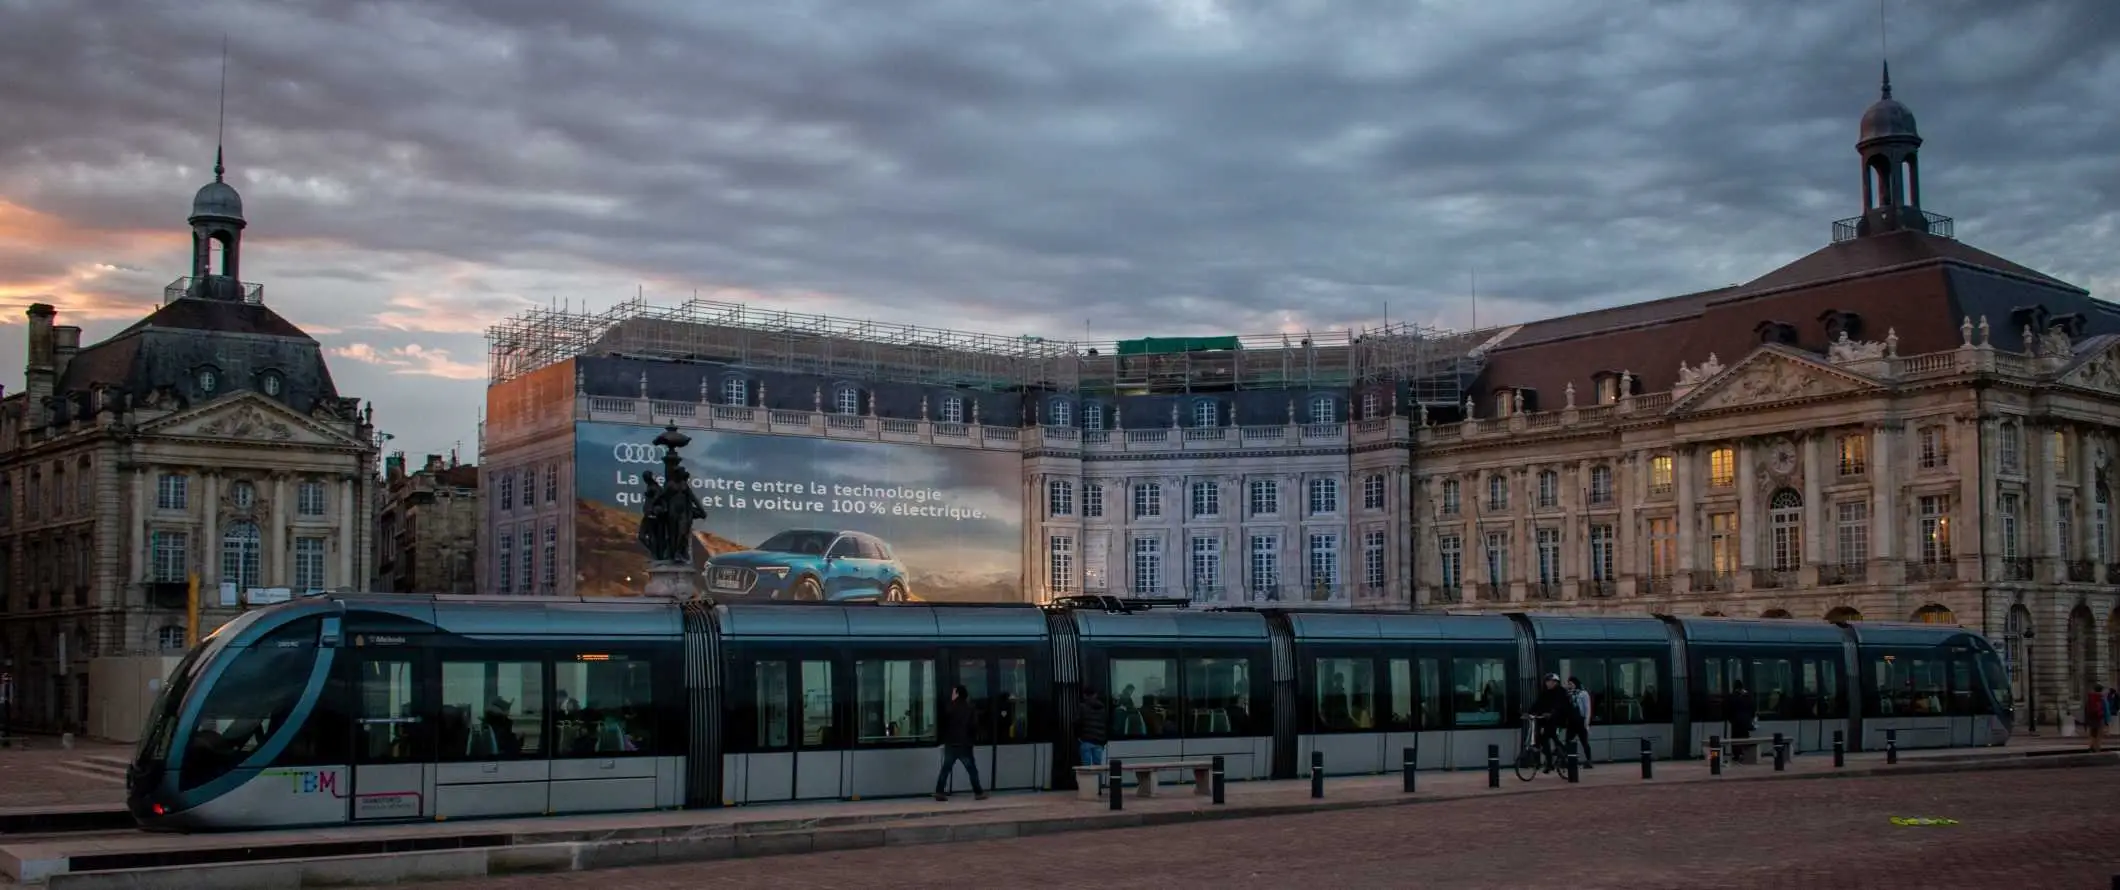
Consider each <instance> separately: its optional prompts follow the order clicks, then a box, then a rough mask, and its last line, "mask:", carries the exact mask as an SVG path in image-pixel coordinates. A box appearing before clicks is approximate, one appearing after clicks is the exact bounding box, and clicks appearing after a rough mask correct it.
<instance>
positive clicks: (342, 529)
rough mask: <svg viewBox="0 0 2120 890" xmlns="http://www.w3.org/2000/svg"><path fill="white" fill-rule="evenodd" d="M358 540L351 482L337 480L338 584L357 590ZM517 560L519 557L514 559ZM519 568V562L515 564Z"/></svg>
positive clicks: (350, 480)
mask: <svg viewBox="0 0 2120 890" xmlns="http://www.w3.org/2000/svg"><path fill="white" fill-rule="evenodd" d="M358 540H359V538H358V537H356V536H355V534H354V527H353V480H352V479H350V478H348V479H341V480H339V582H338V583H339V584H341V585H344V586H347V587H355V588H358V585H355V584H354V583H353V548H354V546H355V544H356V542H357V541H358ZM516 558H517V559H518V560H520V559H521V557H516ZM517 565H518V567H520V565H521V564H520V562H518V563H517Z"/></svg>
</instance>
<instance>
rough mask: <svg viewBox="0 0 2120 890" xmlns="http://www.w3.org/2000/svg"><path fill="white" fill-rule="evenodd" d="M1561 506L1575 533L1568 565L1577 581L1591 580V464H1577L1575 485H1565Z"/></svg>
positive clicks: (1582, 461)
mask: <svg viewBox="0 0 2120 890" xmlns="http://www.w3.org/2000/svg"><path fill="white" fill-rule="evenodd" d="M1562 488H1563V489H1564V490H1563V491H1562V492H1561V504H1562V506H1564V507H1566V508H1567V511H1568V527H1569V528H1570V529H1571V530H1573V531H1574V532H1575V534H1574V535H1573V537H1574V538H1575V542H1576V543H1575V546H1574V547H1571V548H1569V554H1570V555H1569V559H1568V564H1569V565H1571V566H1573V567H1574V569H1575V580H1577V581H1589V580H1591V578H1590V525H1591V519H1590V462H1589V461H1587V460H1581V461H1576V462H1575V483H1574V484H1573V485H1564V486H1562Z"/></svg>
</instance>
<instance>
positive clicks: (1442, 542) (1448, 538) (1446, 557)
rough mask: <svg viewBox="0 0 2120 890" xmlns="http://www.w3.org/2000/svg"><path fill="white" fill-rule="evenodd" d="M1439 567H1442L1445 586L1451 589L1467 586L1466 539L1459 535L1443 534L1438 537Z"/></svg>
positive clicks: (1437, 561)
mask: <svg viewBox="0 0 2120 890" xmlns="http://www.w3.org/2000/svg"><path fill="white" fill-rule="evenodd" d="M1436 551H1437V556H1439V557H1440V558H1439V559H1437V560H1436V563H1437V565H1438V567H1439V568H1441V569H1442V573H1441V574H1442V576H1443V587H1444V588H1446V589H1450V590H1456V589H1457V588H1460V587H1463V586H1465V571H1464V570H1465V539H1464V538H1461V537H1458V536H1457V535H1442V536H1440V537H1438V538H1436Z"/></svg>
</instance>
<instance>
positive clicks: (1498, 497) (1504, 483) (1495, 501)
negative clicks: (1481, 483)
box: [1487, 473, 1509, 510]
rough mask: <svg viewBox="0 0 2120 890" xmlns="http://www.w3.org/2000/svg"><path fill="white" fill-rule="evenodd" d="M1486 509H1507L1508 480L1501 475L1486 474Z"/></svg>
mask: <svg viewBox="0 0 2120 890" xmlns="http://www.w3.org/2000/svg"><path fill="white" fill-rule="evenodd" d="M1487 509H1489V510H1507V509H1509V479H1508V478H1507V477H1505V476H1503V475H1502V474H1501V473H1489V474H1487Z"/></svg>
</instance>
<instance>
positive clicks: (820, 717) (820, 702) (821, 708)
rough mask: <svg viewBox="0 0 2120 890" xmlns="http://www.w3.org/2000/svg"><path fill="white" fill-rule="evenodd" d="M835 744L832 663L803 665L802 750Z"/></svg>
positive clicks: (807, 663)
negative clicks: (833, 741)
mask: <svg viewBox="0 0 2120 890" xmlns="http://www.w3.org/2000/svg"><path fill="white" fill-rule="evenodd" d="M831 743H832V663H831V662H829V661H805V662H803V663H802V746H803V747H805V748H822V747H824V746H826V745H830V744H831Z"/></svg>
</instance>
